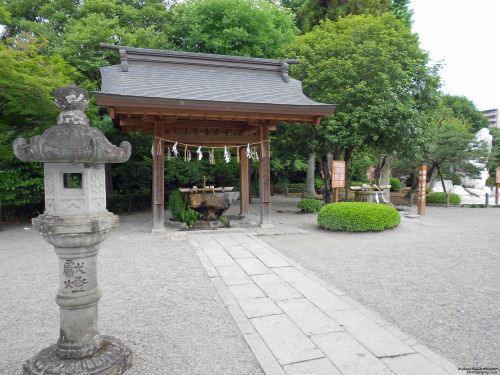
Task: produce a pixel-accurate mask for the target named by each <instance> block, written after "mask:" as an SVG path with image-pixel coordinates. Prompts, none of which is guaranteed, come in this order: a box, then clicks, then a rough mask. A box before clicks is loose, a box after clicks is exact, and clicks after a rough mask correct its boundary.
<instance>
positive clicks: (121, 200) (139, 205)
mask: <svg viewBox="0 0 500 375" xmlns="http://www.w3.org/2000/svg"><path fill="white" fill-rule="evenodd" d="M106 208H107V210H108V211H111V212H129V213H130V212H132V211H138V210H145V209H151V194H150V193H148V194H111V195H108V196H107V197H106Z"/></svg>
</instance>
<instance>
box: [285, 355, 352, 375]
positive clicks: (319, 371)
mask: <svg viewBox="0 0 500 375" xmlns="http://www.w3.org/2000/svg"><path fill="white" fill-rule="evenodd" d="M283 369H284V370H285V372H286V373H287V375H342V374H341V373H340V372H339V370H337V369H336V368H335V366H333V365H332V363H331V362H330V361H329V360H328V359H327V358H321V359H313V360H312V361H306V362H299V363H292V364H291V365H286V366H283Z"/></svg>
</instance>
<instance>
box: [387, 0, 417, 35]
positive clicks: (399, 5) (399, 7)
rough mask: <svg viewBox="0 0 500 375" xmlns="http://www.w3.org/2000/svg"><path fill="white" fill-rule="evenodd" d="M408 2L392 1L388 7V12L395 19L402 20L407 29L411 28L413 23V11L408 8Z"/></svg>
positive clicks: (407, 0) (403, 0)
mask: <svg viewBox="0 0 500 375" xmlns="http://www.w3.org/2000/svg"><path fill="white" fill-rule="evenodd" d="M409 4H410V0H392V4H391V6H390V7H389V12H392V13H393V14H394V15H395V16H396V18H398V19H400V20H403V21H404V22H405V24H406V26H407V27H408V28H411V25H412V24H413V21H412V19H411V16H413V10H410V9H409V8H408V5H409Z"/></svg>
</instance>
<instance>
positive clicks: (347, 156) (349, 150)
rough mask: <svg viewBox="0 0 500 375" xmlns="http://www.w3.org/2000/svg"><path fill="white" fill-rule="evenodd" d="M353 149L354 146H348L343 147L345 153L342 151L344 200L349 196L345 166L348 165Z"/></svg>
mask: <svg viewBox="0 0 500 375" xmlns="http://www.w3.org/2000/svg"><path fill="white" fill-rule="evenodd" d="M353 151H354V147H349V148H346V149H345V153H344V161H345V176H344V178H345V179H344V181H345V187H344V189H345V200H346V201H347V199H348V198H349V188H348V187H347V168H348V165H349V161H350V160H351V155H352V152H353Z"/></svg>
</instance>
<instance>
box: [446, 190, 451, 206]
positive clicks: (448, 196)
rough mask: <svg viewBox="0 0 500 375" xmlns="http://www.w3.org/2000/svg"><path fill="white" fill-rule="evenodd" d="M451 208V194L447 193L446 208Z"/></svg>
mask: <svg viewBox="0 0 500 375" xmlns="http://www.w3.org/2000/svg"><path fill="white" fill-rule="evenodd" d="M448 207H450V193H448V192H447V193H446V208H448Z"/></svg>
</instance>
